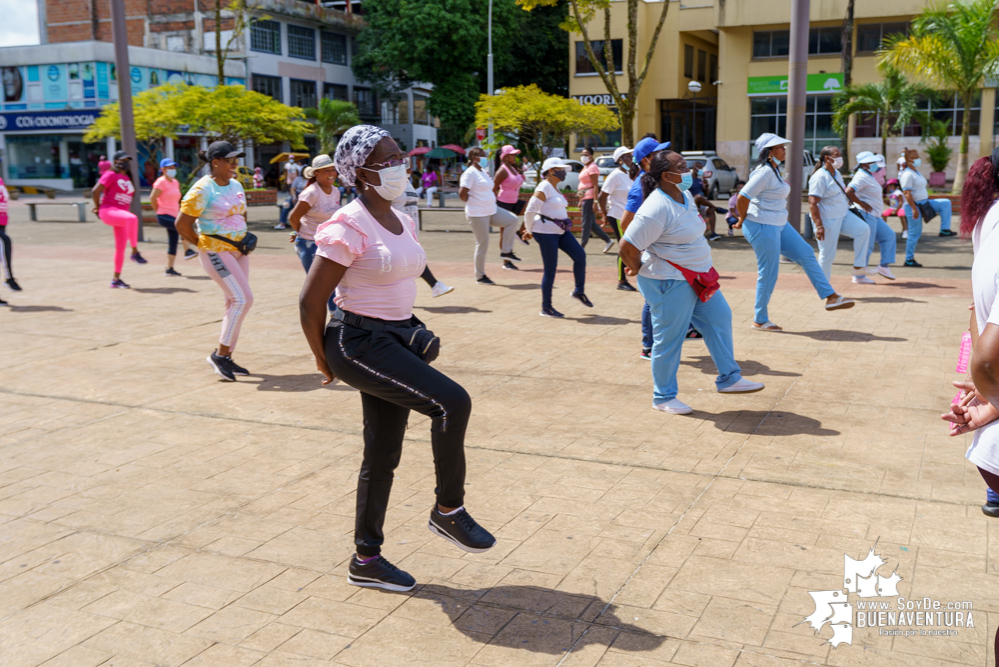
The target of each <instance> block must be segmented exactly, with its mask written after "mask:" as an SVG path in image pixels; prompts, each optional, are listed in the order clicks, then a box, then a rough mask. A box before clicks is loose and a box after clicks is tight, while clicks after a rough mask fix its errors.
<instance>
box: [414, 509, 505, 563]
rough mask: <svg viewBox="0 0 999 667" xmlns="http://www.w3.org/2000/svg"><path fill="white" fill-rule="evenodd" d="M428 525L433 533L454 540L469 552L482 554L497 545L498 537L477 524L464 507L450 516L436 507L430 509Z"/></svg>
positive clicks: (450, 540)
mask: <svg viewBox="0 0 999 667" xmlns="http://www.w3.org/2000/svg"><path fill="white" fill-rule="evenodd" d="M427 527H428V528H430V532H431V533H434V534H435V535H439V536H441V537H443V538H444V539H445V540H448V541H449V542H454V544H455V546H457V547H458V548H459V549H464V550H465V551H467V552H468V553H473V554H480V553H482V552H483V551H489V550H490V549H492V548H493V546H495V545H496V538H495V537H493V536H492V535H491V534H490V533H489V531H488V530H486V529H485V528H483V527H482V526H480V525H479V524H477V523H476V522H475V519H473V518H472V517H471V515H470V514H469V513H468V512H466V511H465V508H464V507H462V508H460V509H459V510H458V511H457V512H455V513H454V514H449V515H448V516H444V515H443V514H441V513H440V512H438V511H437V508H436V507H434V508H433V509H432V510H430V523H428V524H427Z"/></svg>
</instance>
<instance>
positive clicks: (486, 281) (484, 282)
mask: <svg viewBox="0 0 999 667" xmlns="http://www.w3.org/2000/svg"><path fill="white" fill-rule="evenodd" d="M475 282H477V283H479V284H480V285H495V284H496V283H494V282H493V281H491V280H489V276H482V277H481V278H479V279H478V280H476V281H475Z"/></svg>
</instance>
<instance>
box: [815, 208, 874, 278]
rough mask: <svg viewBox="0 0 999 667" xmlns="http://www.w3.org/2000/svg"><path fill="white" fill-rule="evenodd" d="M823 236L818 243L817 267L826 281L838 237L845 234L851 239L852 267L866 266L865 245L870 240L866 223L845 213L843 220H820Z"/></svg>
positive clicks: (830, 270)
mask: <svg viewBox="0 0 999 667" xmlns="http://www.w3.org/2000/svg"><path fill="white" fill-rule="evenodd" d="M822 225H823V226H824V227H825V236H824V237H823V240H821V241H819V242H818V244H819V266H821V267H822V273H824V274H826V280H829V277H830V276H831V275H832V265H833V260H834V259H835V258H836V244H838V243H839V235H840V234H845V235H846V236H849V237H850V238H852V239H853V265H854V266H867V244H868V242H869V241H870V240H871V228H870V227H869V226H868V225H867V223H866V222H864V221H863V220H861V219H860V218H858V217H857V216H855V215H854V214H853V213H847V214H846V217H843V218H822Z"/></svg>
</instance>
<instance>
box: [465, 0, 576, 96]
mask: <svg viewBox="0 0 999 667" xmlns="http://www.w3.org/2000/svg"><path fill="white" fill-rule="evenodd" d="M504 1H506V2H512V0H504ZM568 18H569V4H568V2H567V1H566V0H557V4H555V5H552V6H545V7H538V8H536V9H534V10H533V11H529V12H528V11H524V10H523V9H518V10H517V11H515V12H514V21H515V23H514V25H513V27H512V29H511V31H510V34H511V35H512V39H513V42H512V43H507V42H508V41H509V40H507V41H505V42H504V43H502V44H499V43H496V40H495V38H494V40H493V41H494V44H493V57H494V58H495V61H496V73H495V79H496V81H495V83H496V87H497V88H506V87H507V86H526V85H528V84H532V83H533V84H536V85H537V86H538V88H540V89H541V90H543V91H545V92H546V93H551V94H552V95H561V96H563V97H567V96H568V95H569V59H568V58H567V57H566V54H567V53H569V33H567V32H566V31H565V30H562V28H561V27H560V26H561V25H562V24H563V23H565V21H566V20H567V19H568ZM480 78H481V77H480ZM483 84H485V81H483ZM481 90H482V92H485V93H489V92H490V91H488V90H486V89H485V87H484V85H483V87H482V88H481Z"/></svg>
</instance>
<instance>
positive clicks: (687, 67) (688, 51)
mask: <svg viewBox="0 0 999 667" xmlns="http://www.w3.org/2000/svg"><path fill="white" fill-rule="evenodd" d="M683 75H684V76H685V77H687V78H688V79H693V78H694V47H692V46H691V45H690V44H684V45H683Z"/></svg>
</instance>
